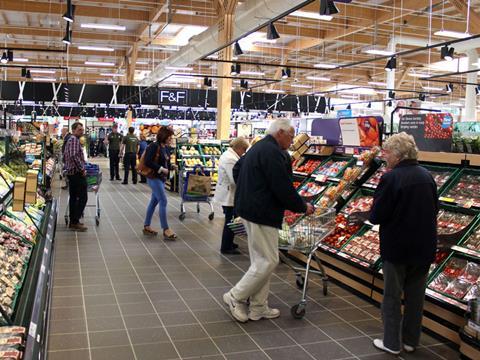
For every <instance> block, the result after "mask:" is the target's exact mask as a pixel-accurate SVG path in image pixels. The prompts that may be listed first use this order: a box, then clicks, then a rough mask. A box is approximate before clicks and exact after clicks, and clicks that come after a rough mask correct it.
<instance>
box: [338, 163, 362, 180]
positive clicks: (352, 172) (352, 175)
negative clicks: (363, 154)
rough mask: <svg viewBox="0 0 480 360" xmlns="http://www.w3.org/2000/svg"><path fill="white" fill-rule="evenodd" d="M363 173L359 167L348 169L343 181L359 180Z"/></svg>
mask: <svg viewBox="0 0 480 360" xmlns="http://www.w3.org/2000/svg"><path fill="white" fill-rule="evenodd" d="M361 173H362V168H361V167H359V166H354V167H348V168H346V169H345V171H344V173H343V176H342V179H343V180H345V181H347V182H352V181H354V180H355V179H357V178H358V177H359V176H360V174H361Z"/></svg>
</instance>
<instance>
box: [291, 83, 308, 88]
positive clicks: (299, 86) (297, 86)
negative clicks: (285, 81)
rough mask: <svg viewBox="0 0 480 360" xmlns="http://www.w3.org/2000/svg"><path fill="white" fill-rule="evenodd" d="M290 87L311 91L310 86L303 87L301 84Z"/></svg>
mask: <svg viewBox="0 0 480 360" xmlns="http://www.w3.org/2000/svg"><path fill="white" fill-rule="evenodd" d="M291 87H295V88H301V89H311V88H312V87H311V86H310V85H303V84H292V85H291Z"/></svg>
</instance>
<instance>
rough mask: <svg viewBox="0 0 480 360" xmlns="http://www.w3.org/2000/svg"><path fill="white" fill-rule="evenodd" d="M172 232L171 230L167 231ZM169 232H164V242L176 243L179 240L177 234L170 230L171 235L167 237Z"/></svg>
mask: <svg viewBox="0 0 480 360" xmlns="http://www.w3.org/2000/svg"><path fill="white" fill-rule="evenodd" d="M167 230H170V229H167ZM167 230H163V238H164V240H169V241H175V240H177V234H175V233H174V232H173V231H171V230H170V232H171V234H170V235H167V234H166V232H167Z"/></svg>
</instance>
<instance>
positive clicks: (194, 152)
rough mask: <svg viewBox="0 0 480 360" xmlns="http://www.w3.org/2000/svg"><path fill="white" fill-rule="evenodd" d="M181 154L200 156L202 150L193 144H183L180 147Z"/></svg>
mask: <svg viewBox="0 0 480 360" xmlns="http://www.w3.org/2000/svg"><path fill="white" fill-rule="evenodd" d="M180 155H182V156H200V152H199V151H198V150H197V149H196V148H195V147H193V146H189V147H187V146H185V145H183V146H182V147H181V148H180Z"/></svg>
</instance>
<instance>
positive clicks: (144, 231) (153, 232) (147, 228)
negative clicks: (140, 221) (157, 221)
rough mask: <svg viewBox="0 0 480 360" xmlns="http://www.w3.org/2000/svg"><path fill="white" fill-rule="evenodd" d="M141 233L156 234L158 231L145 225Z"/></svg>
mask: <svg viewBox="0 0 480 360" xmlns="http://www.w3.org/2000/svg"><path fill="white" fill-rule="evenodd" d="M143 235H149V236H157V235H158V232H157V231H155V230H152V229H151V228H150V227H149V226H148V227H147V226H145V227H144V228H143Z"/></svg>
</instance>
